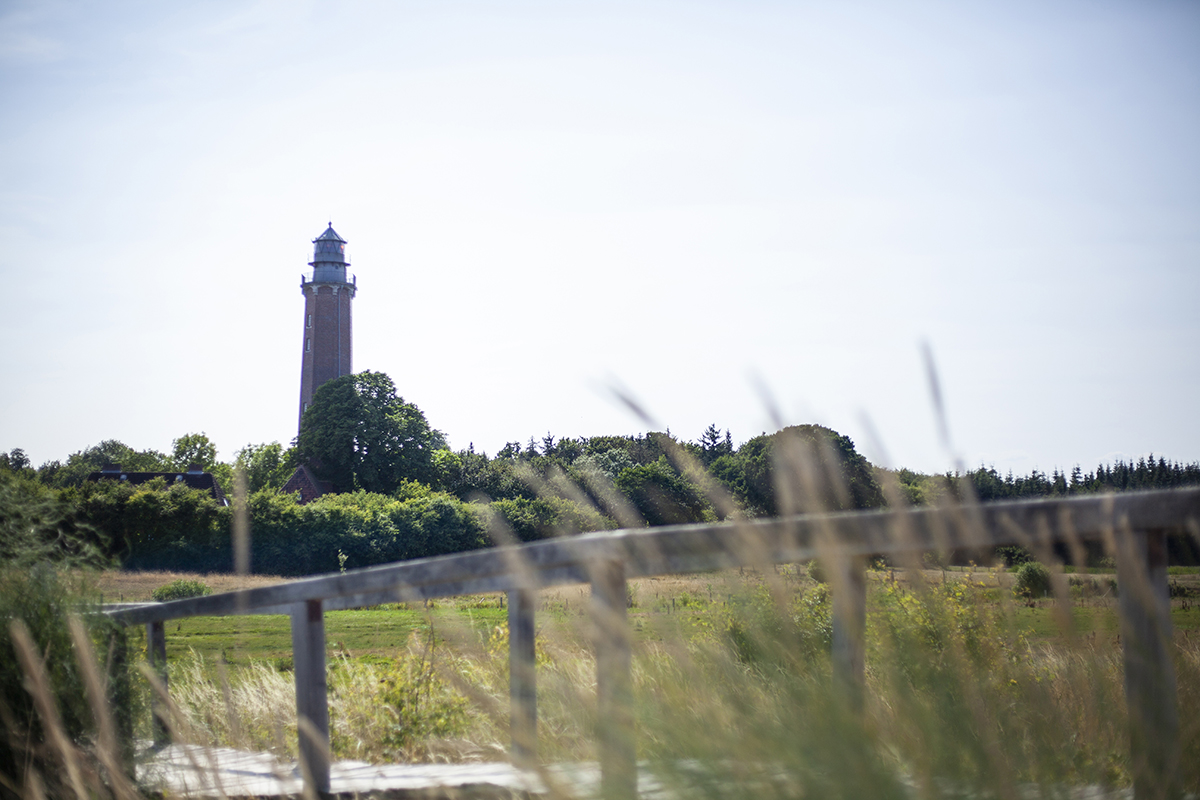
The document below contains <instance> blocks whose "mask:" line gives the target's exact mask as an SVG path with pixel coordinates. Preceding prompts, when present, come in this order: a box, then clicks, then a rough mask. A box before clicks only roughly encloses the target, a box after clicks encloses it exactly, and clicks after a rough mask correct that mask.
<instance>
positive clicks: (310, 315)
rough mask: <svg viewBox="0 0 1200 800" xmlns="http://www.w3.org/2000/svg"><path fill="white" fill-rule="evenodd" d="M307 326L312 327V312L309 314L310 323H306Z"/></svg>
mask: <svg viewBox="0 0 1200 800" xmlns="http://www.w3.org/2000/svg"><path fill="white" fill-rule="evenodd" d="M305 327H308V328H311V327H312V314H309V315H308V325H306V326H305Z"/></svg>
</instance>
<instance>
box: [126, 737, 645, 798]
mask: <svg viewBox="0 0 1200 800" xmlns="http://www.w3.org/2000/svg"><path fill="white" fill-rule="evenodd" d="M147 756H148V757H147V758H146V759H145V760H144V761H142V763H141V764H139V765H138V770H137V772H138V783H139V784H141V785H142V786H145V787H146V788H148V789H152V790H157V791H160V792H162V793H163V794H164V795H167V796H171V797H193V798H199V797H229V798H238V797H287V796H303V793H304V781H303V779H302V777H301V775H300V770H299V767H298V765H297V763H296V762H295V761H281V760H279V759H277V758H275V757H274V756H272V755H270V754H268V753H248V752H245V751H241V750H232V749H229V748H221V747H200V746H197V745H170V746H167V747H164V748H162V749H161V750H159V751H157V752H156V753H152V754H149V753H148V754H147ZM329 778H330V787H329V792H330V794H333V795H337V796H342V797H355V796H364V795H374V796H379V795H383V796H386V797H388V798H407V797H413V798H418V797H419V798H422V800H431V798H442V797H445V798H472V800H473V799H474V798H480V799H481V800H482V799H483V798H489V799H490V798H509V797H562V796H564V795H565V796H567V797H581V798H583V797H595V796H597V795H598V794H599V791H600V766H599V765H598V764H596V763H590V764H588V763H584V764H557V765H554V766H552V767H547V768H545V769H543V770H541V772H540V774H539V771H535V770H522V769H518V768H517V767H514V766H512V765H511V764H509V763H507V762H490V763H475V764H383V765H378V764H367V763H364V762H362V761H337V762H334V763H332V764H330V770H329ZM548 783H549V784H551V785H552V786H553V789H554V790H557V791H554V790H552V788H551V786H548V785H547V784H548ZM638 794H639V796H640V797H643V798H660V797H661V798H665V797H667V796H668V794H667V793H666V792H665V791H664V789H663V787H662V785H661V784H660V783H659V782H658V781H656V780H654V778H653V776H651V775H649V774H642V775H641V776H640V777H639V780H638Z"/></svg>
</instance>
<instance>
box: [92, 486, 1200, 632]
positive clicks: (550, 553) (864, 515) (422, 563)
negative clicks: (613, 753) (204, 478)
mask: <svg viewBox="0 0 1200 800" xmlns="http://www.w3.org/2000/svg"><path fill="white" fill-rule="evenodd" d="M1119 518H1125V519H1127V520H1128V521H1129V524H1130V525H1131V526H1132V527H1133V528H1134V529H1139V530H1140V529H1159V530H1168V529H1169V530H1183V529H1184V526H1185V524H1186V521H1187V520H1188V519H1189V518H1190V519H1193V520H1195V519H1200V489H1195V488H1192V489H1171V490H1163V491H1155V492H1130V493H1126V494H1122V495H1101V496H1089V497H1074V498H1067V499H1051V500H1030V501H1018V502H1011V503H989V504H985V505H975V506H954V507H950V508H943V509H936V508H919V509H906V510H885V511H860V512H843V513H838V514H810V515H803V516H798V517H790V518H785V519H774V520H756V521H753V522H735V523H719V524H703V525H680V526H667V527H661V528H650V529H646V528H641V529H634V530H624V531H615V532H607V531H602V532H598V533H593V534H585V535H582V536H575V537H564V538H561V539H549V540H543V541H539V542H531V543H529V544H525V545H521V546H519V547H505V548H493V549H489V550H477V551H473V552H469V553H459V554H455V555H448V556H439V557H436V558H425V559H416V560H413V561H405V562H400V563H396V564H387V565H382V566H378V567H367V568H365V569H359V570H350V571H348V572H346V573H339V574H333V575H325V576H320V577H314V578H306V579H301V580H296V581H291V582H289V583H284V584H277V585H275V586H264V587H259V588H256V589H248V590H244V591H241V592H227V593H223V594H216V595H209V596H208V597H194V598H189V599H186V600H176V601H173V602H171V603H163V604H160V605H157V606H150V607H139V608H123V609H117V610H114V611H111V612H109V613H110V616H112V617H113V618H115V619H118V620H120V621H122V622H125V623H127V624H135V623H145V622H149V621H151V620H154V619H161V620H168V619H176V618H180V617H190V616H197V615H226V614H239V613H262V610H263V609H270V610H271V611H272V612H276V613H278V611H281V610H282V609H283V608H285V607H290V606H291V604H293V603H297V602H304V601H307V600H332V599H333V598H354V597H370V596H372V595H378V594H380V593H382V594H385V595H386V594H389V593H393V592H396V593H403V592H408V593H409V594H410V595H414V596H415V595H418V594H419V595H420V596H421V597H423V598H431V597H445V596H453V595H457V594H462V593H464V592H475V591H508V590H511V589H516V588H522V587H523V586H528V584H529V582H530V576H533V579H534V580H536V582H537V583H538V584H539V585H543V586H548V585H556V584H562V583H573V582H576V580H577V579H578V578H580V577H582V576H581V575H580V574H579V572H578V571H576V568H577V565H585V564H589V563H596V562H598V561H606V560H607V561H612V560H619V561H622V562H624V563H625V564H626V574H627V576H628V577H642V576H649V575H662V574H672V573H681V572H693V571H708V570H715V569H722V568H728V567H738V566H753V565H759V564H768V563H787V562H793V561H804V560H808V559H810V558H813V557H814V556H815V555H816V552H817V550H816V547H815V546H814V542H815V541H816V539H817V538H818V537H820V536H822V535H830V534H832V535H833V537H834V539H835V541H836V542H837V544H838V546H839V548H841V549H843V551H844V552H846V553H847V554H849V555H871V554H874V553H898V552H901V551H904V550H922V549H932V548H935V547H938V546H943V547H944V546H973V547H982V546H994V545H997V544H1021V543H1022V542H1023V541H1026V540H1027V538H1028V535H1029V534H1028V532H1029V531H1034V530H1036V529H1037V527H1038V525H1039V524H1040V523H1041V522H1042V521H1045V523H1046V524H1047V525H1049V527H1050V529H1051V530H1052V531H1058V530H1059V526H1060V524H1061V522H1062V520H1065V519H1069V520H1070V522H1071V524H1072V526H1073V528H1074V531H1075V535H1077V536H1078V537H1080V538H1091V537H1098V536H1101V535H1103V533H1104V532H1105V531H1106V530H1111V528H1112V525H1113V521H1114V520H1115V519H1119ZM900 531H904V535H903V536H900V535H899V533H900ZM514 561H515V562H519V563H521V564H523V565H525V566H526V568H527V574H525V575H517V574H515V571H514V570H513V568H512V564H513V563H514ZM398 587H404V588H403V589H400V588H398Z"/></svg>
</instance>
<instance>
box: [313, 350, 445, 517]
mask: <svg viewBox="0 0 1200 800" xmlns="http://www.w3.org/2000/svg"><path fill="white" fill-rule="evenodd" d="M444 446H445V440H444V438H443V437H442V435H441V434H440V433H438V432H437V431H435V430H433V429H432V428H430V427H429V423H428V422H427V421H426V419H425V415H424V414H422V413H421V410H420V409H419V408H417V407H416V406H415V405H413V404H412V403H406V402H404V399H403V398H402V397H399V396H398V395H397V394H396V385H395V384H394V383H392V379H391V378H389V377H388V376H387V375H385V374H384V373H382V372H371V371H369V370H368V371H367V372H360V373H358V374H356V375H346V376H344V377H341V378H337V379H336V380H332V381H329V382H327V383H325V384H322V386H321V387H320V388H319V389H317V392H316V394H315V395H313V400H312V405H311V406H309V408H308V410H307V411H305V412H304V417H303V419H302V420H301V422H300V436H299V439H298V442H297V449H298V455H299V457H300V458H301V459H302V460H304V461H305V462H307V463H308V464H309V465H310V466H311V467H312V468H313V469H314V470H315V471H316V473H317V476H318V477H320V478H321V479H323V480H327V481H330V482H331V483H332V484H333V486H334V489H335V491H338V492H349V491H353V490H355V489H362V490H364V491H368V492H377V493H381V494H387V493H390V492H392V491H394V490H395V489H396V487H398V486H399V485H400V482H401V481H403V480H406V479H407V480H415V481H420V482H422V483H429V482H430V481H432V480H433V479H434V478H435V475H436V473H435V471H434V467H433V452H434V451H435V450H437V449H439V448H441V447H444Z"/></svg>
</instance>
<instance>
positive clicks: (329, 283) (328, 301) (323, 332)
mask: <svg viewBox="0 0 1200 800" xmlns="http://www.w3.org/2000/svg"><path fill="white" fill-rule="evenodd" d="M349 265H350V261H349V260H348V259H347V258H346V240H345V239H343V238H342V237H341V236H338V234H337V231H335V230H334V229H333V223H332V222H331V223H329V227H328V228H327V229H326V230H325V232H324V233H322V234H321V235H320V236H318V237H317V238H316V239H313V260H312V261H311V262H310V263H309V266H310V267H312V272H309V273H305V274H303V275H301V277H300V292H301V293H302V294H303V295H304V339H303V351H302V358H301V362H300V364H301V366H300V418H301V419H303V417H304V412H305V410H306V409H307V408H308V407H309V405H310V404H311V403H312V398H313V394H315V393H316V391H317V388H318V387H320V385H321V384H323V383H325V382H326V381H331V380H333V379H334V378H340V377H342V376H343V375H349V374H350V373H352V372H353V371H354V367H353V352H354V351H353V347H352V344H353V341H352V338H351V331H352V326H351V307H352V302H351V301H353V300H354V295H355V293H356V291H357V288H358V287H357V282H356V280H355V276H354V275H351V274H349V273H347V271H346V268H347V267H348V266H349Z"/></svg>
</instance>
